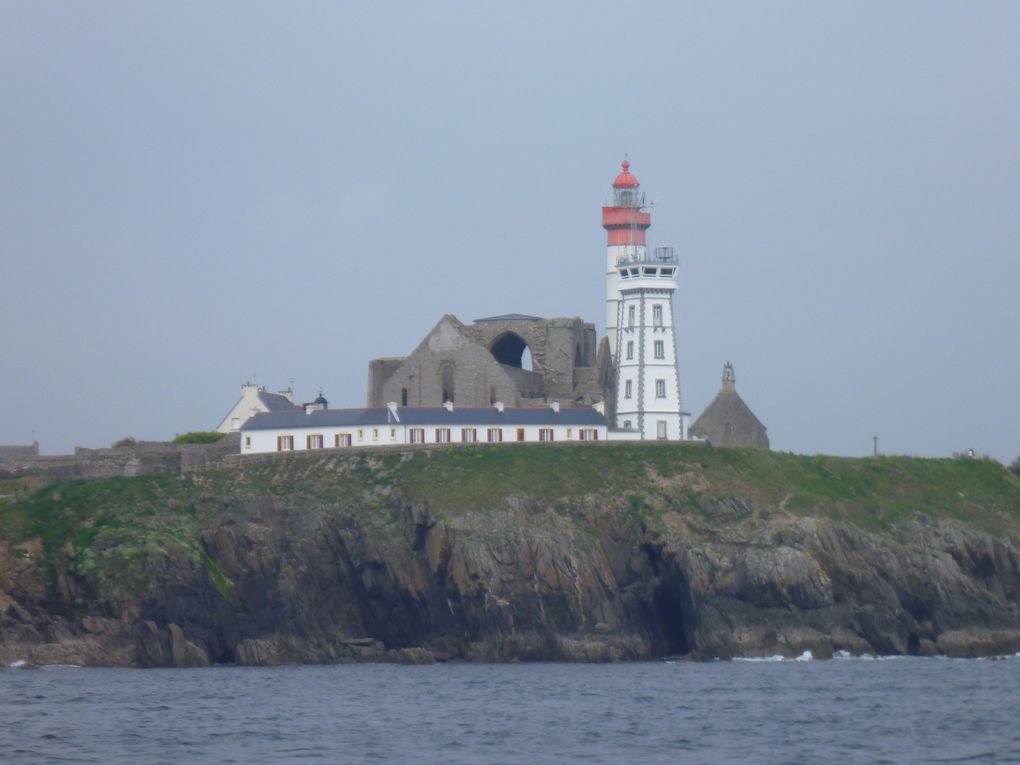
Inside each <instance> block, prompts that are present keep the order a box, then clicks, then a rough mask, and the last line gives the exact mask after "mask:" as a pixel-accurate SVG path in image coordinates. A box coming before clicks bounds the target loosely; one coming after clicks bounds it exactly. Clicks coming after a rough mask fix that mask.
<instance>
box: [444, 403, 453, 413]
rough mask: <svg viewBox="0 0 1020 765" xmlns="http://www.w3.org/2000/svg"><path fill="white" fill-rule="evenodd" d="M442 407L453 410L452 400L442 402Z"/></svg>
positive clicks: (449, 410)
mask: <svg viewBox="0 0 1020 765" xmlns="http://www.w3.org/2000/svg"><path fill="white" fill-rule="evenodd" d="M443 409H445V410H446V411H448V412H452V411H453V402H452V401H444V402H443Z"/></svg>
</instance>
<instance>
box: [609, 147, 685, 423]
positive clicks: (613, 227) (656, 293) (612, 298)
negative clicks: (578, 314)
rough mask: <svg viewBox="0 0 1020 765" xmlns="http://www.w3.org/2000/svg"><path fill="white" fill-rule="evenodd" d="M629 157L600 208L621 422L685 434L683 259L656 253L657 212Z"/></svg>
mask: <svg viewBox="0 0 1020 765" xmlns="http://www.w3.org/2000/svg"><path fill="white" fill-rule="evenodd" d="M639 188H640V184H639V183H638V180H637V178H635V177H634V176H633V175H631V173H630V163H629V162H627V160H624V162H623V166H622V172H621V173H620V174H619V175H618V176H617V177H616V180H615V181H613V205H612V206H610V207H603V208H602V226H603V228H605V229H606V231H607V232H608V234H609V239H608V243H607V248H606V250H607V253H606V254H607V258H606V335H607V337H608V338H609V344H610V349H611V350H612V355H613V363H614V367H615V370H616V407H615V412H616V422H615V425H616V427H617V428H618V429H622V430H629V431H633V432H634V433H635V435H636V436H637V437H639V438H641V439H642V440H648V439H659V440H670V441H678V440H686V439H687V428H688V424H689V419H690V416H689V415H688V414H687V413H686V412H684V411H683V409H682V406H681V403H680V374H679V371H678V368H677V358H676V332H675V329H674V322H673V293H674V292H675V291H676V271H677V267H678V261H677V257H676V254H675V253H674V251H673V248H672V247H667V246H659V247H656V248H655V249H654V251H652V252H651V253H649V252H648V247H647V246H646V244H645V232H646V231H647V230H648V228H649V227H650V226H651V225H652V216H651V213H650V212H649V211H648V209H647V208H646V207H645V206H644V197H643V195H641V194H640V192H639Z"/></svg>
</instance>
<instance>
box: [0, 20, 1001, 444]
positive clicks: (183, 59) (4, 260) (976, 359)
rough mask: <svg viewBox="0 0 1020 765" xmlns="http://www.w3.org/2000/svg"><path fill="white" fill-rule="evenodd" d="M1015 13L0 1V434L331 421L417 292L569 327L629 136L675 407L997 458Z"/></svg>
mask: <svg viewBox="0 0 1020 765" xmlns="http://www.w3.org/2000/svg"><path fill="white" fill-rule="evenodd" d="M1018 39H1020V3H1017V2H985V1H982V2H959V3H940V2H932V1H931V0H925V1H923V2H864V3H859V2H854V3H849V2H848V3H843V4H839V5H837V4H835V3H817V2H769V3H766V2H761V3H758V2H754V3H752V2H747V3H725V2H712V3H680V2H661V3H626V4H621V3H590V2H583V3H582V2H577V3H550V2H541V3H538V2H536V3H529V2H514V3H499V4H497V3H479V2H463V3H349V4H341V3H333V2H328V3H326V2H324V3H308V2H304V3H302V2H298V3H272V4H271V3H250V2H238V3H213V4H207V3H199V2H194V3H128V2H123V3H99V2H90V3H71V2H65V3H48V2H37V1H34V0H33V1H32V2H27V1H26V2H3V3H0V284H2V301H0V348H2V351H0V364H2V369H0V371H2V374H0V443H8V442H26V441H30V440H31V439H32V437H33V431H34V432H35V437H36V438H38V439H39V440H40V442H41V445H42V448H43V450H44V451H46V452H57V451H66V450H69V449H70V448H71V447H73V446H74V445H75V444H82V445H87V446H99V445H107V444H109V443H110V442H111V441H113V440H114V439H116V438H118V437H121V436H125V435H133V436H136V437H139V438H164V437H172V436H173V435H174V434H175V433H178V432H184V431H187V430H195V429H209V428H212V427H213V426H215V425H216V424H217V422H218V421H219V419H220V418H221V417H222V416H223V415H224V413H225V412H226V410H227V409H228V408H229V407H230V406H231V405H232V404H233V403H234V401H235V400H236V398H237V394H238V386H239V385H240V384H241V383H242V382H244V381H245V380H246V379H248V378H250V377H251V375H252V374H253V373H255V372H257V373H258V380H259V382H262V383H265V384H266V385H268V386H270V387H286V385H287V382H288V379H289V378H291V377H293V378H295V380H296V383H295V388H296V390H297V394H298V397H299V398H301V399H303V400H310V399H311V398H312V397H313V396H314V395H315V392H316V390H317V388H318V387H319V386H320V385H321V386H322V387H323V388H324V390H325V393H326V395H327V397H328V398H329V399H330V402H331V404H332V405H334V406H361V405H364V400H365V389H366V365H367V362H368V360H369V359H370V358H372V357H375V356H383V355H402V354H405V353H408V352H409V351H410V350H411V349H412V348H413V347H414V345H415V344H417V342H418V341H419V340H420V339H421V337H422V336H423V335H424V333H425V332H426V331H427V330H428V329H429V328H430V327H431V326H432V325H433V324H434V323H435V322H436V321H437V320H438V319H439V318H440V316H442V315H443V314H444V313H454V314H456V315H457V316H458V317H460V318H461V319H462V320H464V321H470V320H472V319H475V318H477V317H480V316H486V315H492V314H499V313H508V312H514V311H517V312H522V313H530V314H535V315H541V316H573V315H580V316H583V317H585V318H586V319H588V320H591V321H596V322H598V326H599V330H600V333H601V321H602V306H603V302H602V301H603V298H604V289H605V287H604V282H603V278H604V277H603V264H604V257H605V251H604V246H605V233H604V232H603V230H602V229H601V228H600V225H599V222H600V219H599V207H600V205H601V204H602V203H603V200H604V199H605V198H606V196H607V194H608V193H609V187H610V183H611V182H612V179H613V177H614V175H615V174H616V172H617V168H618V165H619V162H620V160H621V159H622V156H623V154H624V152H629V155H630V159H631V162H632V169H633V171H634V173H635V174H636V175H637V177H638V178H639V179H640V180H641V182H642V186H643V189H644V190H645V191H646V193H647V194H648V196H649V198H650V199H655V200H657V201H656V206H655V210H654V212H653V226H652V229H651V231H650V241H651V242H668V243H671V244H673V245H674V246H676V247H677V249H678V251H679V253H680V256H681V262H682V270H681V288H680V291H679V292H678V295H677V301H676V306H677V312H678V315H679V319H680V326H679V327H678V336H679V339H678V345H679V352H680V360H681V370H680V372H681V384H682V388H683V394H684V400H685V405H686V407H687V408H688V409H690V410H691V411H692V412H693V413H694V414H695V415H696V414H697V413H698V412H700V410H701V409H702V408H703V407H704V406H705V405H706V404H707V403H708V402H709V400H710V399H711V397H712V396H713V395H714V394H715V392H716V390H717V389H718V386H719V376H720V373H721V369H722V364H723V362H724V361H725V360H726V359H731V360H732V361H733V363H734V365H735V367H736V374H737V389H738V390H739V391H740V392H741V394H742V395H743V397H744V398H745V400H746V401H747V402H748V403H749V404H750V405H751V407H752V408H753V409H754V410H755V412H756V413H757V414H758V416H759V417H760V418H761V419H762V420H763V421H764V422H765V424H766V425H768V427H769V434H770V437H771V439H772V444H773V447H774V448H777V449H784V450H792V451H797V452H809V453H810V452H828V453H835V454H862V453H868V452H869V451H870V448H871V436H872V435H873V434H876V433H877V434H878V435H879V437H880V446H881V448H882V449H883V450H884V451H889V452H901V453H909V454H923V455H946V454H949V453H951V452H952V451H954V450H961V449H964V448H967V447H971V446H973V447H974V448H975V449H977V450H978V451H981V452H987V453H989V454H991V455H992V456H994V457H997V458H999V459H1001V460H1005V461H1008V460H1012V459H1013V457H1015V456H1016V455H1017V454H1018V453H1020V403H1018V391H1020V354H1018V352H1017V338H1018V336H1020V301H1018V300H1017V288H1018V284H1020V259H1018V257H1017V255H1018V247H1020V45H1018V44H1017V40H1018Z"/></svg>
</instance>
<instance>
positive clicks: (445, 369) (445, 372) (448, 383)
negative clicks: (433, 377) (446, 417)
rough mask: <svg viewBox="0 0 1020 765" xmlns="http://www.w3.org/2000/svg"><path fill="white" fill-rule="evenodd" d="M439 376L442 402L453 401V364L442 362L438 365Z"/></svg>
mask: <svg viewBox="0 0 1020 765" xmlns="http://www.w3.org/2000/svg"><path fill="white" fill-rule="evenodd" d="M439 378H440V379H439V382H440V385H442V388H443V403H444V404H445V403H446V402H447V401H453V397H454V395H456V391H455V389H454V369H453V364H451V363H449V362H443V363H442V364H441V365H440V367H439Z"/></svg>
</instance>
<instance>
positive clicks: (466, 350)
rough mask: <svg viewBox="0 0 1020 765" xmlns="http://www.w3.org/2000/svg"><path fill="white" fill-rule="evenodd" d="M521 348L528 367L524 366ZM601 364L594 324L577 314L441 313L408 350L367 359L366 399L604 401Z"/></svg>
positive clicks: (419, 402) (607, 381)
mask: <svg viewBox="0 0 1020 765" xmlns="http://www.w3.org/2000/svg"><path fill="white" fill-rule="evenodd" d="M525 349H527V350H528V351H529V352H530V354H531V365H532V368H531V369H530V370H529V369H525V368H523V366H522V356H523V353H524V351H525ZM603 355H605V356H606V358H605V359H603V358H602V356H603ZM607 364H608V365H611V360H609V359H608V354H602V353H597V351H596V346H595V327H594V325H592V324H590V323H586V322H584V321H582V320H581V319H579V318H572V319H564V318H561V319H538V318H533V317H524V316H508V317H498V318H495V319H482V320H479V321H477V322H475V323H474V324H471V325H464V324H463V323H461V322H460V321H459V320H458V319H457V317H455V316H452V315H447V316H444V317H443V318H442V319H441V320H440V321H439V323H438V324H436V326H435V327H434V328H433V329H432V330H431V331H430V332H429V333H428V335H426V336H425V338H424V340H422V342H421V343H419V345H418V347H417V348H415V349H414V351H412V353H411V354H410V355H409V356H406V357H403V358H392V357H391V358H381V359H375V360H373V361H371V362H370V363H369V369H368V377H369V380H368V405H369V406H371V407H377V406H385V405H386V404H387V403H388V402H390V401H396V402H397V403H399V404H401V405H403V406H438V405H440V404H442V403H444V402H445V401H446V400H447V399H449V400H452V401H454V403H456V404H457V405H458V406H489V405H491V404H492V403H493V402H495V401H502V402H503V403H504V404H506V405H507V406H530V405H534V404H538V403H545V402H547V401H548V402H553V401H556V402H558V403H560V404H561V405H564V406H576V405H588V404H593V403H596V402H599V401H606V402H610V401H611V400H612V396H611V393H610V387H609V386H611V383H612V375H611V373H609V374H607V373H606V369H607V368H608V367H607Z"/></svg>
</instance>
